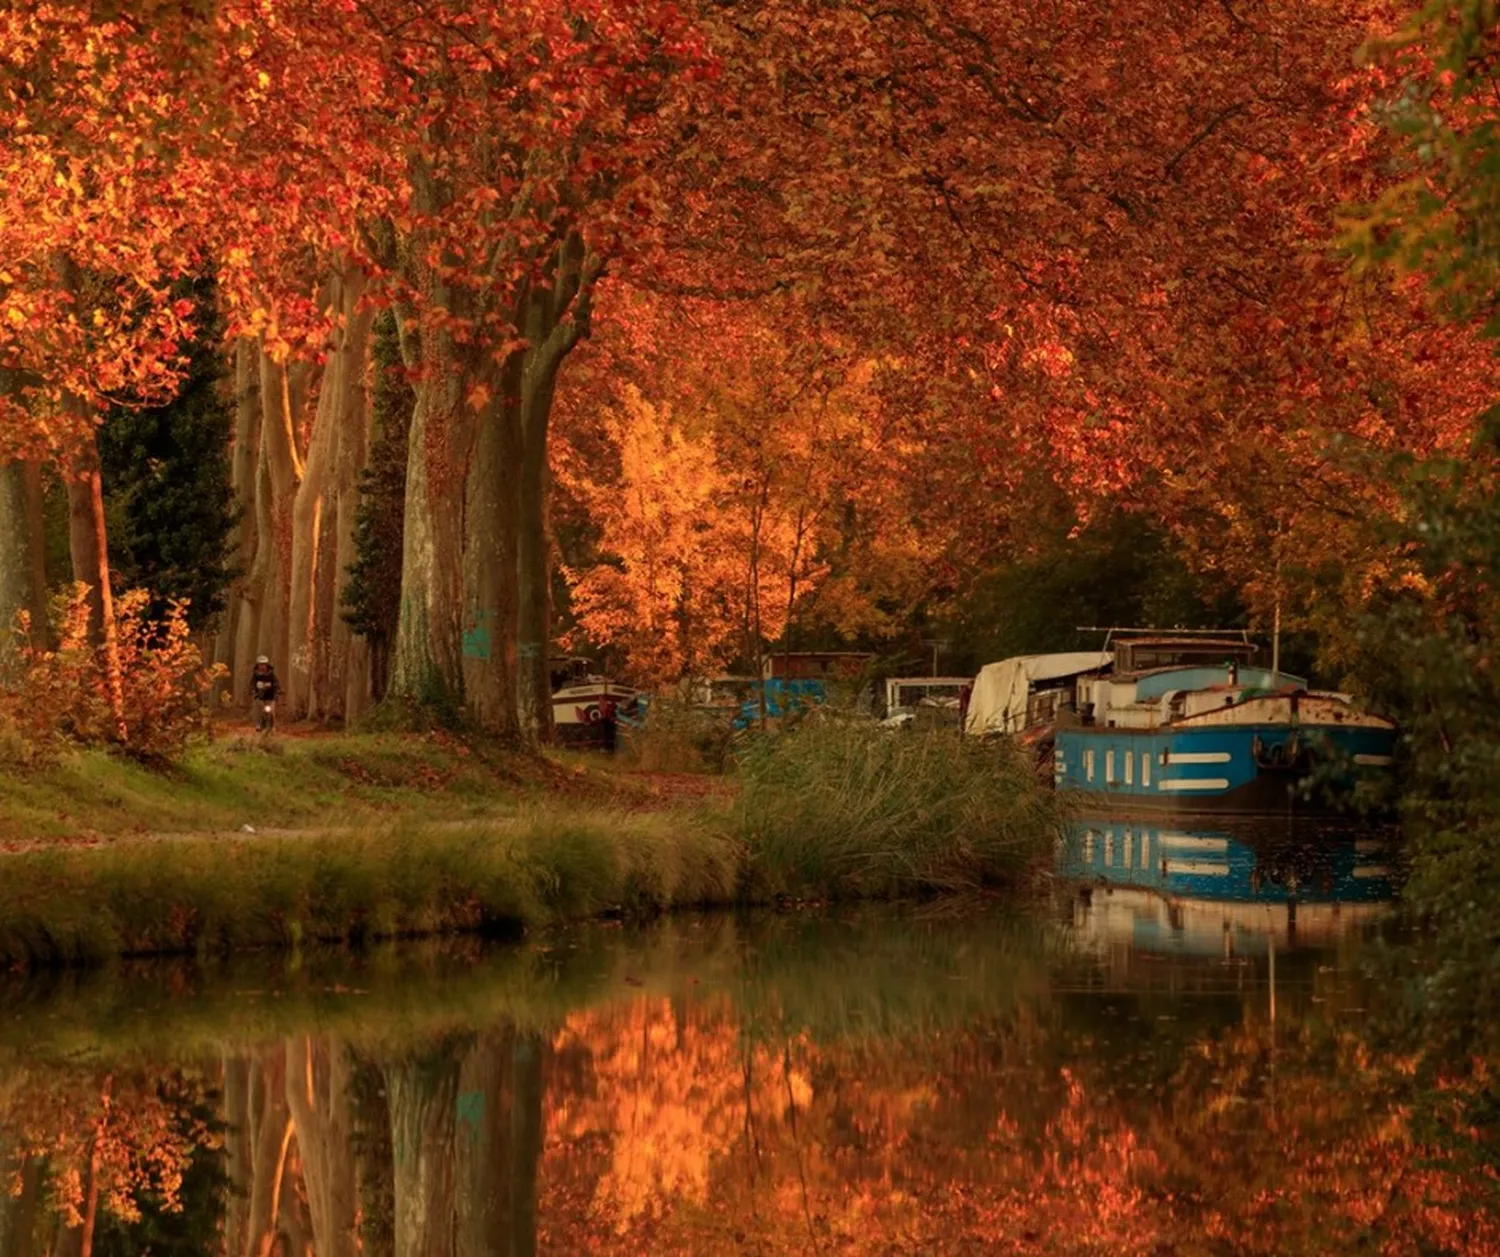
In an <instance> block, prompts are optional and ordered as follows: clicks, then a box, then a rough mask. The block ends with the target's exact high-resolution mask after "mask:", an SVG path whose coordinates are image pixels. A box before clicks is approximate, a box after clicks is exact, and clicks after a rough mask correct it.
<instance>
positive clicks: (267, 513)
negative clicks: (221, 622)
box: [234, 442, 272, 707]
mask: <svg viewBox="0 0 1500 1257" xmlns="http://www.w3.org/2000/svg"><path fill="white" fill-rule="evenodd" d="M259 446H260V443H259V442H257V449H256V452H255V492H254V495H253V497H252V502H253V504H254V509H255V557H254V558H253V559H252V560H251V562H250V567H249V569H248V572H247V574H246V576H245V580H244V582H243V585H242V588H241V599H242V601H241V606H240V614H239V623H238V624H237V625H236V626H235V643H234V701H235V703H236V704H237V705H239V706H240V707H248V705H249V703H250V673H251V672H252V671H253V670H254V667H255V656H256V654H257V653H258V652H259V650H260V625H261V620H262V619H263V618H264V615H265V607H266V600H267V598H268V597H269V596H270V593H271V582H272V574H271V562H272V560H271V551H272V544H271V484H270V473H269V471H268V470H267V468H266V455H265V450H264V449H263V448H259Z"/></svg>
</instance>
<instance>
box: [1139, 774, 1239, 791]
mask: <svg viewBox="0 0 1500 1257" xmlns="http://www.w3.org/2000/svg"><path fill="white" fill-rule="evenodd" d="M1156 788H1157V789H1158V790H1228V789H1229V778H1228V777H1172V778H1169V779H1167V780H1165V781H1162V782H1160V783H1159V784H1158V785H1157V787H1156Z"/></svg>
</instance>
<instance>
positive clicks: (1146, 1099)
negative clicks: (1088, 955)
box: [0, 923, 1500, 1257]
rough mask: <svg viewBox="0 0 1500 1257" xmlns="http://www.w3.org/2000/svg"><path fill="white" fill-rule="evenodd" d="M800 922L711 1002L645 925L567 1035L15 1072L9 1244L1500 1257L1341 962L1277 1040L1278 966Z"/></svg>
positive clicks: (408, 1038)
mask: <svg viewBox="0 0 1500 1257" xmlns="http://www.w3.org/2000/svg"><path fill="white" fill-rule="evenodd" d="M803 929H804V927H802V926H797V927H780V926H777V927H774V928H771V927H766V928H761V927H752V928H751V931H750V933H748V934H746V933H742V932H737V931H735V930H724V929H722V928H721V929H720V930H719V932H717V933H712V934H709V935H705V936H704V938H705V939H707V940H709V941H708V942H706V943H704V944H703V945H704V946H705V947H707V948H708V949H710V950H713V949H718V950H717V951H715V953H714V954H715V955H716V956H717V960H714V957H713V956H707V955H700V957H699V959H700V960H702V961H703V964H704V972H710V971H711V972H713V973H714V974H716V975H717V977H716V979H715V981H713V982H712V983H709V984H707V985H704V984H695V983H694V982H693V981H691V980H690V979H688V978H686V977H685V976H684V974H683V973H682V971H681V968H680V967H679V962H680V961H681V959H682V957H683V956H684V955H686V954H689V951H690V949H689V950H688V951H685V950H684V949H683V948H681V947H679V946H678V945H677V944H678V942H680V941H681V940H677V941H676V942H673V941H671V940H668V943H670V945H668V944H667V943H663V942H662V938H663V936H661V935H657V936H653V937H654V938H655V939H656V942H654V943H651V944H649V946H650V947H654V948H656V950H655V951H650V952H649V956H650V957H652V958H653V959H652V960H651V964H647V963H645V962H646V960H647V956H648V953H636V954H633V955H632V958H631V960H630V967H631V968H632V969H633V970H635V971H637V972H638V973H640V974H644V975H645V976H644V977H635V976H634V975H632V976H633V981H632V983H631V984H629V985H626V984H624V983H623V982H622V983H620V984H618V985H613V984H608V983H606V985H605V987H604V988H603V989H602V990H601V991H600V992H598V993H596V994H595V995H593V996H592V997H590V998H586V999H581V1000H578V1001H576V1002H575V1003H574V1006H573V1007H571V1008H567V1007H561V1008H551V1009H550V1010H549V1011H548V1012H547V1013H546V1015H538V1016H526V1015H515V1016H505V1017H489V1018H487V1019H486V1021H485V1024H483V1025H481V1026H472V1025H468V1024H467V1019H466V1018H464V1017H454V1016H449V1017H442V1018H435V1019H433V1020H432V1021H431V1022H430V1023H427V1024H428V1025H430V1026H431V1027H432V1028H430V1029H428V1028H424V1025H422V1024H414V1025H411V1026H409V1027H403V1028H401V1029H399V1030H397V1029H395V1028H394V1027H393V1026H389V1025H388V1026H386V1027H385V1029H384V1030H383V1031H382V1032H381V1033H380V1034H378V1035H375V1036H366V1035H358V1034H344V1033H327V1032H319V1033H309V1032H306V1031H304V1032H300V1033H283V1034H280V1036H279V1037H276V1038H271V1039H265V1040H261V1041H258V1042H253V1043H250V1042H227V1043H225V1044H223V1045H222V1046H221V1047H220V1048H219V1049H218V1052H217V1055H216V1056H215V1057H213V1058H211V1059H206V1060H194V1061H181V1060H178V1061H174V1062H172V1063H171V1064H170V1066H166V1067H159V1066H150V1067H148V1066H142V1065H139V1064H137V1065H133V1066H130V1067H126V1066H125V1065H123V1064H116V1065H115V1066H113V1067H111V1068H104V1067H102V1066H95V1065H90V1066H88V1067H82V1066H76V1065H72V1064H69V1063H68V1062H67V1059H66V1057H61V1058H59V1059H58V1060H57V1062H56V1063H54V1064H51V1065H46V1066H43V1065H40V1064H28V1065H27V1066H25V1067H19V1066H17V1067H12V1068H9V1069H8V1070H0V1140H3V1145H0V1147H3V1163H4V1166H5V1167H6V1168H5V1171H4V1173H5V1179H4V1184H5V1191H4V1193H3V1195H0V1257H44V1255H45V1257H62V1255H64V1254H79V1255H80V1257H82V1255H83V1254H88V1255H89V1257H92V1254H93V1253H104V1252H110V1253H116V1252H118V1253H121V1254H124V1253H138V1252H142V1251H146V1247H147V1246H148V1244H149V1247H150V1251H151V1252H153V1253H156V1254H163V1253H168V1252H171V1253H182V1254H186V1253H190V1252H191V1253H203V1254H209V1253H215V1254H217V1253H227V1254H229V1255H230V1257H252V1255H273V1254H282V1255H285V1257H292V1255H295V1257H335V1255H337V1257H343V1255H348V1254H369V1255H370V1257H478V1255H479V1254H500V1255H502V1257H527V1255H529V1254H533V1253H537V1252H544V1253H575V1252H578V1253H582V1252H591V1253H620V1254H632V1255H634V1254H638V1253H643V1252H680V1253H706V1254H713V1253H730V1252H734V1253H747V1252H748V1253H756V1252H759V1253H766V1254H771V1253H783V1252H797V1251H815V1252H845V1253H860V1254H886V1253H910V1252H921V1253H954V1254H957V1253H981V1252H1001V1253H1003V1252H1057V1253H1090V1252H1099V1253H1121V1252H1161V1253H1173V1252H1176V1253H1199V1252H1216V1251H1225V1252H1228V1251H1233V1252H1246V1253H1267V1254H1269V1253H1320V1252H1329V1251H1346V1250H1351V1249H1356V1248H1359V1249H1363V1248H1368V1249H1370V1250H1371V1251H1379V1252H1436V1251H1449V1252H1464V1253H1486V1252H1495V1253H1500V1231H1497V1229H1496V1223H1495V1217H1496V1215H1495V1212H1494V1209H1493V1205H1494V1199H1493V1186H1494V1184H1493V1180H1492V1179H1491V1178H1490V1177H1489V1176H1488V1175H1487V1174H1486V1173H1484V1172H1483V1171H1482V1170H1479V1169H1475V1168H1472V1167H1470V1166H1468V1165H1466V1164H1464V1163H1462V1162H1460V1161H1458V1160H1457V1159H1455V1158H1454V1156H1453V1155H1452V1152H1451V1149H1445V1150H1440V1149H1439V1148H1438V1147H1436V1146H1435V1145H1434V1142H1433V1140H1432V1139H1431V1137H1430V1134H1429V1132H1428V1131H1427V1130H1426V1129H1425V1128H1423V1127H1422V1126H1420V1125H1419V1123H1418V1122H1417V1120H1416V1118H1415V1116H1414V1114H1415V1112H1416V1110H1415V1108H1414V1091H1413V1088H1414V1078H1415V1076H1416V1072H1415V1070H1416V1062H1415V1061H1414V1060H1412V1059H1411V1058H1406V1057H1401V1056H1398V1055H1395V1054H1393V1053H1391V1052H1389V1051H1385V1050H1380V1049H1377V1047H1376V1046H1374V1040H1373V1038H1372V1035H1371V1033H1370V1016H1369V1013H1368V1011H1367V1010H1368V1008H1369V1007H1370V1005H1369V1001H1370V1000H1371V999H1372V998H1378V996H1379V994H1380V993H1379V992H1378V991H1371V990H1368V989H1365V988H1363V987H1362V986H1360V984H1359V983H1357V982H1355V981H1354V980H1352V979H1351V978H1350V976H1349V973H1348V971H1347V968H1341V967H1340V966H1339V965H1337V964H1329V963H1327V962H1329V961H1330V960H1331V959H1332V957H1331V956H1330V955H1328V954H1327V953H1308V954H1307V956H1306V957H1302V958H1298V957H1291V958H1287V957H1283V959H1282V962H1281V963H1282V965H1283V970H1282V972H1283V981H1285V982H1287V983H1288V985H1287V987H1286V989H1285V990H1284V991H1283V992H1282V996H1281V999H1280V1002H1279V1005H1278V1011H1277V1018H1276V1019H1275V1020H1274V1021H1273V1020H1272V1018H1271V1016H1270V1010H1269V1001H1268V999H1267V998H1266V996H1267V994H1268V992H1267V991H1266V990H1265V986H1264V980H1263V979H1264V976H1265V971H1264V969H1263V968H1261V967H1257V966H1259V965H1261V964H1262V961H1260V960H1252V959H1246V958H1236V959H1230V960H1226V959H1224V958H1222V957H1219V958H1216V957H1207V958H1204V959H1203V960H1202V961H1201V966H1214V968H1213V969H1212V972H1210V969H1209V968H1207V967H1203V968H1202V971H1201V972H1199V971H1198V970H1196V969H1194V970H1192V971H1191V972H1188V971H1187V970H1185V969H1182V968H1181V967H1180V966H1182V965H1190V966H1191V965H1200V961H1196V960H1193V961H1185V960H1181V959H1180V958H1179V960H1177V961H1175V962H1174V964H1176V965H1178V966H1179V967H1178V968H1176V969H1171V970H1170V974H1176V975H1177V976H1175V977H1173V976H1170V975H1169V974H1167V975H1164V973H1163V971H1162V970H1161V966H1160V964H1159V963H1157V962H1153V964H1154V965H1155V967H1152V966H1151V965H1145V963H1144V961H1143V962H1142V966H1138V968H1144V969H1147V970H1149V975H1145V974H1143V973H1141V972H1135V971H1132V970H1131V969H1130V967H1129V966H1128V965H1126V966H1122V965H1121V964H1120V963H1119V959H1118V957H1106V958H1094V959H1090V960H1086V961H1084V962H1080V961H1079V960H1078V958H1077V957H1071V958H1070V957H1068V956H1067V955H1064V954H1060V953H1056V952H1054V951H1053V950H1051V949H1050V948H1049V947H1048V946H1045V945H1042V946H1035V947H1031V948H1030V949H1029V950H1028V949H1027V948H1024V947H1020V948H1018V947H1017V946H1015V943H1014V939H1011V940H1009V941H1007V940H1005V939H1004V938H1002V936H1001V932H999V931H996V932H995V933H994V934H993V935H992V936H991V937H989V938H988V939H987V940H986V939H985V938H983V937H982V936H981V935H980V934H979V933H977V932H976V931H975V930H974V929H973V926H972V924H965V923H954V924H953V925H952V926H951V927H950V926H948V925H943V924H941V923H940V924H938V925H936V926H931V925H920V926H919V925H913V924H910V923H908V924H907V925H906V926H905V927H904V929H903V930H901V931H893V930H891V929H889V928H888V927H881V926H878V924H877V928H876V929H875V930H873V931H871V930H869V929H866V928H864V927H852V928H851V927H845V926H823V925H815V926H814V925H810V926H807V927H805V929H806V932H805V933H802V934H799V933H798V931H800V930H803ZM788 931H790V932H788ZM898 935H899V937H898ZM799 939H800V941H801V942H802V943H807V944H809V945H807V946H800V945H799ZM701 941H702V940H700V942H701ZM1265 959H1268V958H1265ZM711 961H712V963H710V962H711ZM622 963H623V962H622ZM1080 963H1085V964H1087V965H1088V966H1091V967H1090V968H1089V970H1088V972H1087V973H1080V972H1079V969H1078V966H1079V964H1080ZM652 965H655V966H656V967H655V968H654V969H653V968H652ZM1231 972H1232V973H1233V974H1235V975H1238V976H1236V977H1235V978H1234V981H1233V982H1232V983H1228V982H1227V980H1226V977H1225V975H1227V974H1230V973H1231ZM1185 973H1186V974H1187V976H1186V977H1183V974H1185ZM975 975H979V979H980V980H979V981H977V982H976V981H974V978H975ZM1213 975H1219V976H1217V977H1214V976H1213ZM1211 977H1212V978H1213V981H1210V978H1211ZM1164 983H1165V985H1166V987H1168V988H1171V990H1175V991H1176V992H1177V995H1176V997H1175V998H1176V1000H1177V1002H1176V1003H1173V1002H1171V998H1169V996H1170V991H1165V993H1164V987H1163V984H1164ZM1216 984H1217V985H1216ZM1184 993H1187V994H1186V995H1185V994H1184ZM1184 998H1186V999H1188V1000H1189V1001H1191V1002H1193V1004H1194V1007H1195V1008H1196V1009H1197V1012H1196V1015H1195V1016H1193V1017H1185V1016H1184V1017H1176V1014H1175V1013H1170V1012H1165V1011H1162V1010H1164V1009H1178V1010H1181V1009H1183V1008H1184V1007H1185V1005H1184V1003H1183V1000H1184ZM374 1014H375V1010H374V1009H373V1008H372V1009H371V1015H372V1016H374ZM1169 1018H1175V1019H1169ZM163 1059H167V1054H166V1053H165V1052H163ZM205 1167H207V1168H210V1169H212V1168H214V1167H220V1168H221V1171H222V1174H223V1175H224V1176H225V1177H226V1178H227V1184H228V1190H227V1192H219V1191H217V1190H199V1189H198V1188H197V1187H195V1186H194V1183H195V1182H196V1180H195V1177H194V1176H195V1175H198V1174H200V1173H201V1172H203V1170H204V1169H205ZM169 1220H170V1224H169ZM129 1227H136V1228H137V1229H136V1230H134V1231H127V1229H126V1228H129ZM140 1228H145V1229H140ZM148 1232H149V1234H150V1236H151V1238H150V1240H149V1241H148V1240H146V1239H143V1238H142V1236H145V1235H146V1234H147V1233H148ZM132 1245H134V1246H133V1247H132Z"/></svg>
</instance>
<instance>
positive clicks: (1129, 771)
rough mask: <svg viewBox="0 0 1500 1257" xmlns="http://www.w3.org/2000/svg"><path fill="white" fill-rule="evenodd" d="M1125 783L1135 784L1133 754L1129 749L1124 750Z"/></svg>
mask: <svg viewBox="0 0 1500 1257" xmlns="http://www.w3.org/2000/svg"><path fill="white" fill-rule="evenodd" d="M1125 784H1126V785H1127V786H1129V785H1134V784H1135V756H1134V755H1132V754H1131V753H1130V752H1129V751H1126V752H1125Z"/></svg>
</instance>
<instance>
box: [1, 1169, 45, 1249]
mask: <svg viewBox="0 0 1500 1257" xmlns="http://www.w3.org/2000/svg"><path fill="white" fill-rule="evenodd" d="M0 1171H3V1172H4V1173H5V1174H6V1181H9V1174H10V1166H9V1165H7V1164H5V1163H4V1162H3V1161H0ZM20 1182H21V1191H20V1194H19V1195H16V1196H12V1195H10V1194H9V1193H8V1192H0V1257H35V1254H36V1253H37V1252H38V1251H39V1249H38V1243H37V1240H38V1237H37V1230H38V1223H39V1222H40V1220H41V1209H40V1207H39V1206H40V1202H41V1200H42V1195H43V1191H44V1189H45V1187H46V1178H45V1175H44V1173H43V1165H42V1162H41V1161H40V1160H38V1159H37V1158H36V1157H29V1156H26V1157H22V1158H21V1165H20Z"/></svg>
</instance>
